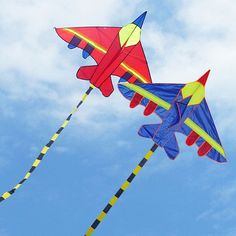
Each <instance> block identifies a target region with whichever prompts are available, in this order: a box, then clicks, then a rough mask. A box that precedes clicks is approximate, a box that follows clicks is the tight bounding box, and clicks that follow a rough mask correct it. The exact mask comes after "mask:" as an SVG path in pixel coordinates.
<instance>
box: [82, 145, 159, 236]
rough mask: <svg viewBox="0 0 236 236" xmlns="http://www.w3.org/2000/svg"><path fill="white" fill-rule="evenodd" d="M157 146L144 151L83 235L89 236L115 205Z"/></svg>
mask: <svg viewBox="0 0 236 236" xmlns="http://www.w3.org/2000/svg"><path fill="white" fill-rule="evenodd" d="M157 148H158V145H157V144H156V143H155V144H154V145H153V146H152V147H151V148H150V149H149V151H148V152H147V153H146V155H145V156H144V158H143V159H142V160H141V161H140V162H139V164H138V165H137V166H136V167H135V168H134V169H133V171H132V173H131V175H130V176H129V177H128V178H127V180H126V181H125V182H124V183H123V184H122V185H121V187H120V188H119V190H118V191H117V192H116V194H115V195H113V197H112V198H111V199H110V201H109V203H108V204H107V205H106V207H105V208H104V209H103V210H102V211H101V212H100V214H99V215H98V216H97V218H96V220H95V221H94V222H93V223H92V225H91V226H90V227H89V228H88V230H87V232H86V233H85V235H84V236H90V235H92V234H93V232H94V230H95V229H96V228H97V226H98V225H99V224H100V223H101V222H102V220H103V219H104V218H105V217H106V215H107V213H108V212H109V211H110V209H111V208H112V207H113V206H114V205H115V203H116V202H117V200H118V199H119V197H120V196H121V195H122V194H123V193H124V192H125V190H126V189H127V188H128V187H129V185H130V184H131V182H132V181H133V180H134V178H135V177H136V175H137V174H138V173H139V172H140V170H141V169H142V168H143V167H144V165H145V164H146V162H147V161H148V160H149V159H150V157H151V156H152V155H153V153H154V152H155V151H156V149H157Z"/></svg>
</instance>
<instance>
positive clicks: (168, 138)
mask: <svg viewBox="0 0 236 236" xmlns="http://www.w3.org/2000/svg"><path fill="white" fill-rule="evenodd" d="M159 129H160V124H151V125H143V126H142V127H141V128H140V130H139V132H138V134H139V135H140V136H142V137H145V138H151V139H153V141H154V142H155V143H156V144H158V145H159V146H160V147H163V148H164V150H165V152H166V154H167V156H168V157H169V158H170V159H172V160H174V159H175V158H176V157H177V155H178V154H179V146H178V142H177V140H176V136H175V133H174V131H172V130H169V129H166V130H165V133H164V135H161V134H160V132H162V131H160V132H159Z"/></svg>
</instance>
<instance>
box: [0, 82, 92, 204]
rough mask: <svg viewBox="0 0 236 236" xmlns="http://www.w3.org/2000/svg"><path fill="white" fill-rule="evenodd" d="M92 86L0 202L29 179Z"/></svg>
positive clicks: (0, 198)
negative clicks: (21, 177)
mask: <svg viewBox="0 0 236 236" xmlns="http://www.w3.org/2000/svg"><path fill="white" fill-rule="evenodd" d="M93 88H94V86H93V85H90V87H89V89H88V90H87V91H86V92H85V94H84V95H83V96H82V99H81V100H80V102H79V103H78V105H77V106H76V107H75V108H74V109H73V110H72V111H71V113H70V114H69V115H68V117H67V118H66V119H65V120H64V122H63V123H62V125H61V126H60V128H59V129H58V130H57V132H56V133H55V134H53V136H52V137H51V139H50V141H49V142H48V143H47V144H46V145H45V146H44V147H43V148H42V150H41V152H40V154H39V155H38V157H37V158H36V159H35V161H34V163H33V165H32V166H31V168H30V170H29V171H28V172H27V173H26V175H25V176H24V178H23V179H22V180H21V181H20V182H18V183H17V184H16V185H15V187H14V188H12V189H11V190H10V191H7V192H5V193H3V194H2V196H1V197H0V202H2V201H4V200H6V199H7V198H9V197H10V196H11V195H12V194H13V193H15V191H16V190H18V189H19V188H20V187H21V185H22V184H23V183H24V182H25V181H26V180H27V179H29V177H30V176H31V174H32V173H33V172H34V171H35V169H36V168H37V167H38V166H39V164H40V163H41V161H42V160H43V158H44V156H45V155H46V153H47V152H48V150H49V149H50V147H51V146H52V145H53V144H54V142H55V141H56V140H57V138H58V137H59V135H60V134H61V132H62V131H63V130H64V129H65V128H66V126H67V125H68V124H69V122H70V120H71V117H72V116H73V114H74V113H75V112H77V111H78V110H79V107H80V106H81V105H82V104H83V102H84V101H85V100H86V98H87V96H88V95H89V94H90V92H91V91H92V90H93Z"/></svg>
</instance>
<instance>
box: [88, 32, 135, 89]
mask: <svg viewBox="0 0 236 236" xmlns="http://www.w3.org/2000/svg"><path fill="white" fill-rule="evenodd" d="M136 45H137V44H136ZM136 45H131V46H128V47H127V46H123V47H122V46H121V42H120V39H119V35H117V36H116V38H115V39H114V41H113V42H112V44H111V46H110V47H109V49H108V51H107V53H106V54H105V55H104V57H103V58H102V60H101V61H100V63H99V64H98V65H97V68H96V70H95V72H94V74H93V76H92V78H91V83H92V84H93V85H95V86H97V87H99V86H100V85H101V84H102V83H103V82H104V81H105V80H106V79H108V78H110V77H111V75H112V74H115V70H116V69H118V67H119V66H120V65H121V64H122V62H123V61H124V60H125V58H126V57H127V56H128V55H129V53H130V52H131V51H132V50H133V48H134V47H135V46H136Z"/></svg>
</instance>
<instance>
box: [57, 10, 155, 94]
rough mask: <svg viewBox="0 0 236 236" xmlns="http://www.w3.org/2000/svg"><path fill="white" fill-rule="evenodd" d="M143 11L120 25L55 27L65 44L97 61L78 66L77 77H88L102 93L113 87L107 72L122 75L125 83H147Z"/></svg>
mask: <svg viewBox="0 0 236 236" xmlns="http://www.w3.org/2000/svg"><path fill="white" fill-rule="evenodd" d="M146 13H147V12H144V13H143V14H142V15H140V16H139V17H138V18H137V19H136V20H134V21H133V22H132V23H131V24H128V25H126V26H124V27H72V28H56V32H57V34H58V35H59V36H60V37H61V38H62V39H63V40H65V41H66V42H67V43H68V48H70V49H73V48H76V47H78V48H81V49H83V52H82V56H83V58H85V59H86V58H87V57H88V56H89V55H90V56H92V57H93V59H94V60H95V61H96V63H97V65H92V66H83V67H80V68H79V70H78V72H77V77H78V78H80V79H83V80H89V81H90V83H91V84H92V85H93V86H95V87H97V88H99V89H100V90H101V92H102V94H103V95H104V96H106V97H107V96H110V94H111V93H112V92H113V90H114V88H113V85H112V81H111V75H115V76H118V77H120V78H123V79H125V80H126V81H128V82H129V83H135V82H137V81H138V82H141V83H151V76H150V72H149V69H148V64H147V61H146V57H145V54H144V51H143V48H142V44H141V42H140V37H141V28H142V25H143V22H144V19H145V16H146Z"/></svg>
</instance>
